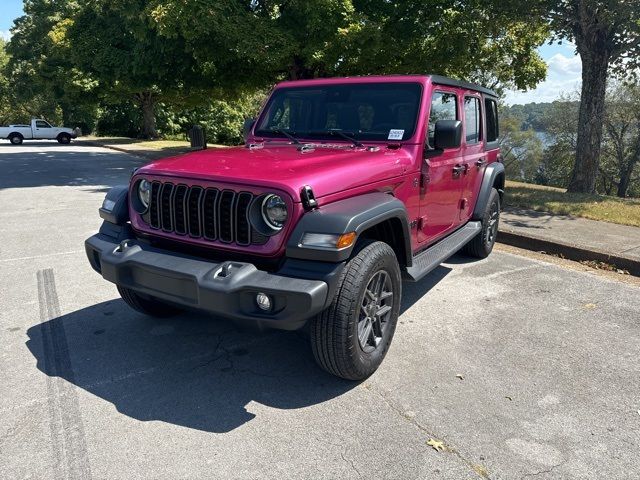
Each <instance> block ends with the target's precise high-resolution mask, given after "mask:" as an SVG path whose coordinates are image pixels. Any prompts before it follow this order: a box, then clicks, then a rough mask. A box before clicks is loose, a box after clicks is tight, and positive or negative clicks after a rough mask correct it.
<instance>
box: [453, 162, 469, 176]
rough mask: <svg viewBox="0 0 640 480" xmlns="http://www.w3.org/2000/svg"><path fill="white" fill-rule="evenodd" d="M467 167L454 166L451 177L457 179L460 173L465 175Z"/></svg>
mask: <svg viewBox="0 0 640 480" xmlns="http://www.w3.org/2000/svg"><path fill="white" fill-rule="evenodd" d="M467 168H468V167H467V165H466V164H464V165H456V166H455V167H453V177H454V178H458V177H459V176H460V175H461V174H462V173H466V171H467Z"/></svg>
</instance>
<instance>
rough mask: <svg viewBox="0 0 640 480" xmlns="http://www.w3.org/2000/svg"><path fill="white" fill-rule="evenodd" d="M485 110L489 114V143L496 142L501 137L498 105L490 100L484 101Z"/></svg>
mask: <svg viewBox="0 0 640 480" xmlns="http://www.w3.org/2000/svg"><path fill="white" fill-rule="evenodd" d="M484 109H485V111H486V112H487V142H495V141H496V140H497V139H498V135H500V129H499V128H498V103H497V102H496V101H495V100H491V99H490V98H485V99H484Z"/></svg>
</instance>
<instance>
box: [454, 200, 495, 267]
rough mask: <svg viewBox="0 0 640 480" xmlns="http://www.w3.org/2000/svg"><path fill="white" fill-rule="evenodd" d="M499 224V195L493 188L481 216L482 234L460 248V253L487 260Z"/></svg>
mask: <svg viewBox="0 0 640 480" xmlns="http://www.w3.org/2000/svg"><path fill="white" fill-rule="evenodd" d="M499 223H500V194H498V191H497V190H496V189H495V188H492V189H491V193H490V194H489V201H487V205H486V207H485V209H484V214H483V215H482V232H481V233H480V234H478V235H476V236H475V237H474V238H473V240H471V241H470V242H469V243H467V244H466V245H465V246H464V247H463V248H462V252H463V253H466V254H467V255H469V256H471V257H475V258H487V257H488V256H489V254H490V253H491V251H492V250H493V246H494V245H495V243H496V237H497V236H498V225H499Z"/></svg>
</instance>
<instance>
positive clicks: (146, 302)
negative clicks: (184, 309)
mask: <svg viewBox="0 0 640 480" xmlns="http://www.w3.org/2000/svg"><path fill="white" fill-rule="evenodd" d="M118 293H119V294H120V296H121V297H122V300H124V301H125V303H126V304H127V305H129V306H130V307H131V308H133V309H134V310H136V311H138V312H140V313H144V314H145V315H150V316H152V317H158V318H166V317H171V316H173V315H176V314H178V313H180V310H179V309H177V308H176V307H174V306H172V305H168V304H166V303H164V302H162V301H160V300H158V299H156V298H154V297H151V296H147V295H141V294H139V293H138V292H136V291H134V290H131V289H130V288H126V287H121V286H120V285H118Z"/></svg>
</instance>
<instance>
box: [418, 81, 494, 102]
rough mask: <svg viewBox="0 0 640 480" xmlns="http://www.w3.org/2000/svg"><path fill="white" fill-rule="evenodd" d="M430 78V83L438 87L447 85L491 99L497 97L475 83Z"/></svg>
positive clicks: (492, 92) (489, 90)
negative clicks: (475, 91) (472, 91)
mask: <svg viewBox="0 0 640 480" xmlns="http://www.w3.org/2000/svg"><path fill="white" fill-rule="evenodd" d="M428 76H429V77H431V81H432V82H433V83H436V84H438V85H448V86H450V87H458V88H466V89H468V90H477V91H478V92H482V93H485V94H487V95H491V96H492V97H496V98H497V97H498V94H497V93H496V92H494V91H493V90H491V89H489V88H486V87H483V86H481V85H477V84H475V83H470V82H464V81H462V80H456V79H455V78H450V77H444V76H442V75H428Z"/></svg>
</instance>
